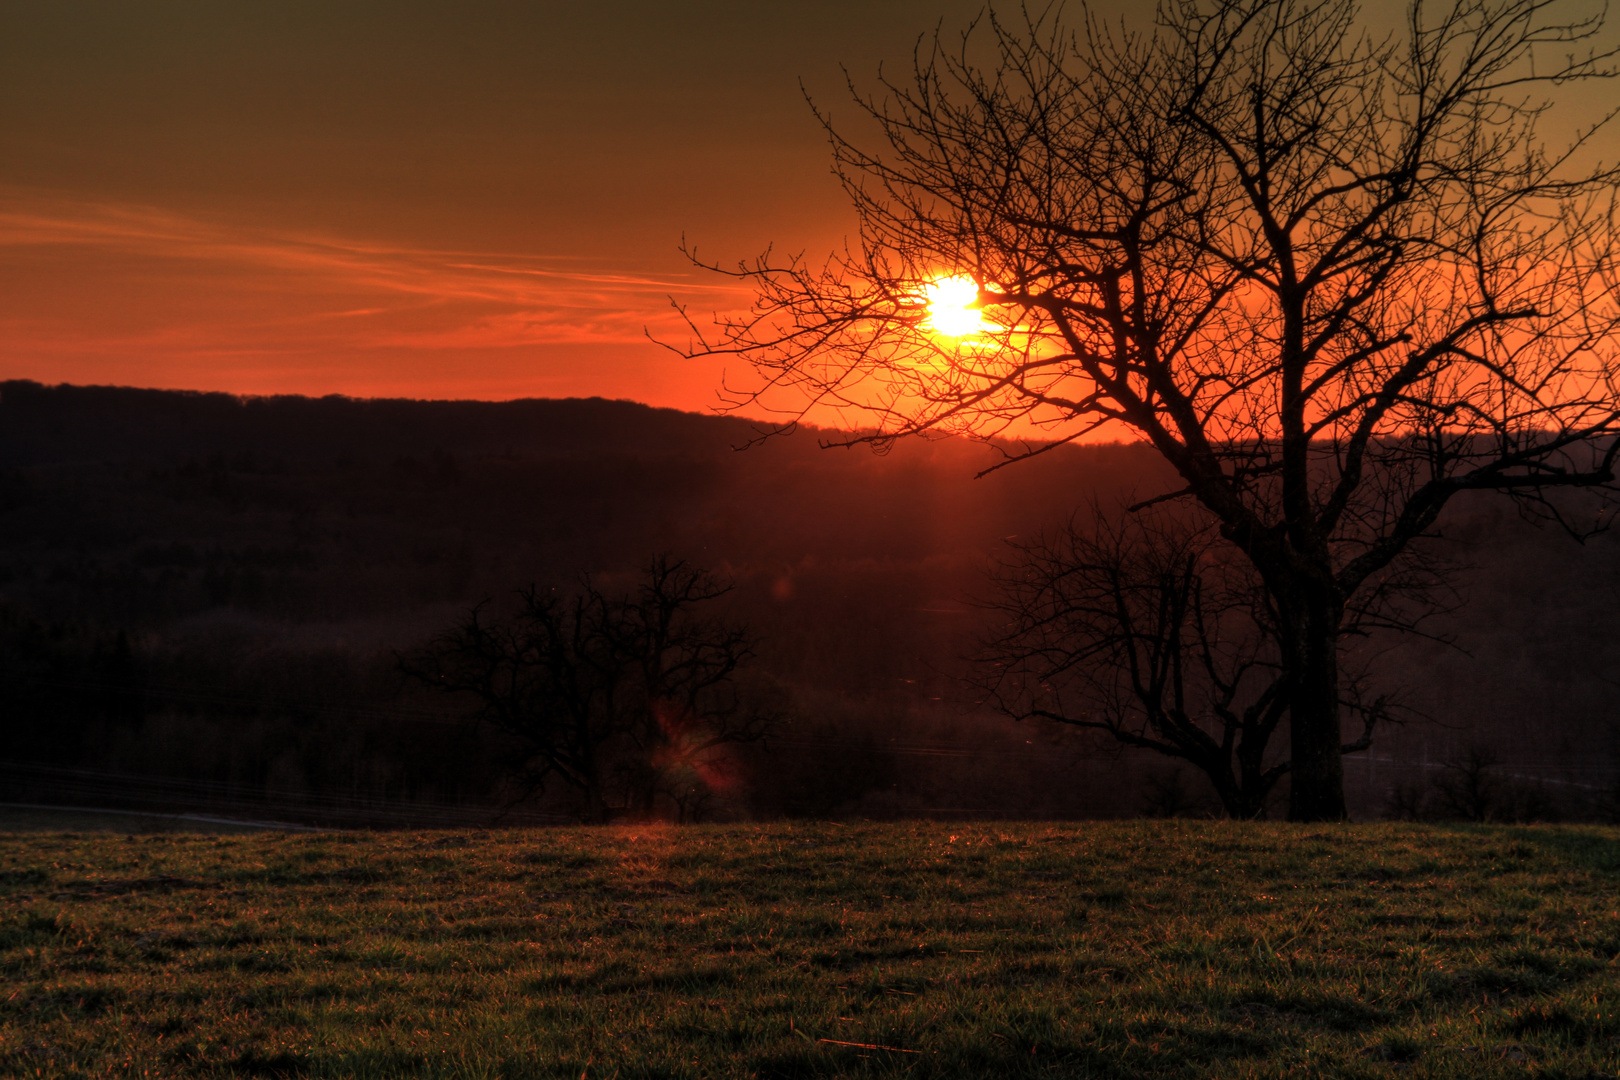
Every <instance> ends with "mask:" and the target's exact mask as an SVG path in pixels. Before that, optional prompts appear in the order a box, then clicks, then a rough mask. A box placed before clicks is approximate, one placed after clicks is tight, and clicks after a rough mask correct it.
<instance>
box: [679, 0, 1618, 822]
mask: <svg viewBox="0 0 1620 1080" xmlns="http://www.w3.org/2000/svg"><path fill="white" fill-rule="evenodd" d="M1567 11H1568V7H1567V5H1566V4H1563V3H1559V2H1555V0H1448V2H1444V3H1441V4H1439V5H1437V6H1431V5H1429V4H1426V3H1422V2H1415V3H1413V5H1412V6H1411V8H1410V9H1409V14H1408V18H1407V24H1406V27H1405V33H1404V34H1397V35H1390V36H1382V35H1375V34H1370V33H1368V32H1366V31H1363V30H1360V29H1358V27H1357V25H1356V9H1355V5H1354V4H1353V2H1351V0H1327V2H1325V3H1318V2H1314V0H1166V2H1165V3H1163V4H1161V5H1160V7H1159V9H1158V25H1157V27H1156V28H1155V29H1154V30H1153V31H1152V32H1150V33H1135V32H1131V31H1129V30H1126V29H1123V28H1108V27H1104V26H1103V25H1101V24H1100V23H1098V22H1096V21H1095V20H1091V19H1087V20H1086V21H1085V22H1084V24H1083V25H1082V26H1081V28H1080V31H1079V32H1078V33H1073V32H1070V31H1068V30H1066V29H1065V28H1064V27H1063V26H1062V25H1060V24H1059V23H1058V22H1057V21H1056V18H1055V17H1051V16H1040V17H1035V18H1032V19H1031V18H1029V17H1027V16H1026V18H1025V20H1024V21H1023V22H1022V23H1008V22H1006V21H1004V20H1002V19H1000V18H999V17H998V16H996V15H994V14H992V15H990V16H989V17H988V18H987V19H986V20H984V21H983V22H982V24H981V25H979V26H978V27H976V28H974V29H973V30H970V31H969V33H967V34H966V35H964V37H963V40H962V43H961V45H960V47H959V48H958V47H955V46H952V45H948V44H947V43H946V42H945V41H944V40H942V39H941V38H939V37H937V36H936V38H935V40H934V43H933V46H932V48H928V47H920V48H919V50H918V53H917V56H916V61H915V64H914V66H913V70H912V72H911V77H910V78H909V79H907V80H904V81H889V80H883V81H882V83H881V88H880V90H879V92H878V93H876V94H873V95H870V96H860V95H857V100H858V102H859V104H860V105H861V106H862V108H863V109H864V111H865V113H866V116H867V117H868V118H869V119H870V120H871V121H872V123H873V124H875V125H876V128H877V130H878V132H879V136H878V139H877V145H876V146H874V147H872V148H870V149H869V148H865V147H862V146H860V145H858V144H857V143H856V142H854V141H852V140H851V139H849V138H845V137H843V136H842V135H841V134H840V132H839V131H838V130H836V129H834V128H833V127H832V126H831V124H830V123H829V125H828V131H829V134H830V136H831V138H832V145H833V153H834V159H835V163H836V169H837V171H838V173H839V175H840V176H841V177H842V179H843V181H844V184H845V188H846V190H847V192H848V194H849V197H850V200H851V202H852V203H853V205H854V207H855V210H856V211H857V213H858V215H859V218H860V226H861V232H860V241H859V245H858V247H857V248H856V249H855V250H853V251H849V252H846V253H845V254H844V255H842V256H839V257H835V258H834V259H832V260H831V261H830V262H829V263H828V264H826V265H825V266H817V265H814V264H810V263H807V262H805V261H803V260H801V259H793V258H790V259H787V260H785V261H781V260H774V259H773V258H771V257H770V256H765V257H762V258H761V259H759V260H757V261H756V262H754V263H751V264H744V265H743V266H741V267H739V268H737V269H736V270H734V271H729V272H731V273H735V274H736V275H738V276H740V277H741V278H743V279H745V280H746V281H748V282H750V283H752V285H753V286H754V287H755V289H756V290H757V292H756V295H757V302H756V305H755V308H754V310H753V311H752V312H751V313H750V314H748V315H747V316H744V317H741V318H737V319H732V320H726V319H722V320H721V321H720V324H719V327H718V329H717V330H715V331H710V332H709V333H710V337H708V338H705V337H704V333H705V332H704V331H703V330H702V329H700V328H699V327H697V326H696V325H695V324H694V325H693V327H692V329H693V332H694V333H695V334H696V335H697V339H698V340H697V344H696V345H694V346H692V347H691V348H690V350H689V351H691V352H693V353H701V354H708V355H715V354H734V355H740V356H743V357H746V358H747V359H748V360H749V361H751V362H752V364H753V365H754V366H755V368H756V370H757V371H758V372H760V373H761V375H762V376H763V382H762V383H761V384H760V385H759V386H758V387H756V388H755V390H753V391H750V392H749V393H747V394H744V395H743V398H744V399H745V400H748V401H755V402H759V401H763V402H764V403H765V404H767V405H769V404H772V403H774V402H780V401H781V400H782V396H781V395H782V393H783V392H787V393H789V394H790V395H791V400H792V401H793V402H794V405H793V409H794V410H795V411H797V410H799V409H808V408H810V407H812V406H834V407H848V408H852V409H856V410H859V411H860V414H861V415H863V416H866V417H870V418H872V419H873V422H874V423H875V425H876V427H875V429H874V430H869V431H866V432H863V433H862V434H860V435H858V436H855V437H854V440H855V441H865V442H869V443H873V444H875V445H877V446H882V445H884V444H885V443H887V442H889V441H891V440H893V439H896V438H900V437H904V436H907V435H914V434H924V433H929V432H949V431H957V432H967V433H971V434H974V435H980V436H990V435H995V434H999V433H1006V432H1008V431H1010V430H1014V427H1015V425H1025V426H1027V425H1037V426H1045V427H1047V428H1048V430H1050V432H1051V433H1052V435H1053V437H1054V439H1056V441H1057V442H1060V443H1061V442H1065V441H1070V440H1074V439H1080V438H1084V437H1086V436H1088V435H1090V434H1093V433H1099V432H1100V433H1111V432H1112V433H1119V434H1125V433H1129V434H1132V435H1134V436H1136V437H1139V438H1141V439H1144V440H1146V441H1147V442H1149V443H1151V444H1152V445H1153V446H1154V447H1155V448H1156V449H1157V450H1158V451H1159V453H1160V454H1162V455H1163V456H1164V458H1165V460H1166V461H1167V462H1168V463H1169V464H1170V465H1171V466H1172V467H1173V468H1174V470H1175V472H1176V473H1177V474H1178V476H1179V478H1180V483H1179V485H1177V486H1175V487H1174V489H1173V490H1170V491H1166V492H1165V493H1164V494H1165V495H1166V496H1173V497H1177V498H1181V499H1185V500H1189V501H1192V502H1195V503H1197V504H1198V505H1199V506H1201V507H1202V508H1203V509H1204V510H1205V511H1206V512H1207V513H1208V514H1209V515H1210V516H1211V517H1212V518H1213V520H1214V521H1215V523H1216V529H1217V532H1218V535H1219V537H1220V540H1221V542H1222V543H1224V544H1225V545H1227V546H1228V547H1229V548H1230V550H1231V552H1232V554H1233V556H1234V557H1236V558H1241V559H1243V560H1246V561H1247V563H1248V564H1249V566H1250V567H1251V568H1252V569H1253V572H1254V575H1255V576H1256V578H1257V580H1258V581H1259V582H1260V584H1261V585H1262V586H1263V588H1264V590H1265V593H1266V597H1267V604H1268V607H1269V610H1270V611H1271V613H1272V616H1273V618H1274V624H1273V630H1274V633H1275V643H1276V648H1277V665H1278V668H1277V670H1278V672H1279V675H1280V677H1281V678H1282V679H1283V680H1284V683H1285V689H1286V693H1282V694H1280V696H1279V698H1278V699H1277V700H1280V701H1285V702H1286V706H1285V708H1286V722H1287V725H1288V731H1289V748H1290V749H1289V754H1290V757H1289V762H1290V777H1291V783H1290V789H1289V790H1290V795H1289V799H1290V804H1289V814H1290V817H1292V818H1294V819H1296V820H1323V819H1337V818H1341V817H1343V816H1344V815H1345V812H1346V810H1345V802H1344V792H1343V767H1342V761H1341V755H1343V754H1344V753H1346V752H1348V751H1349V750H1351V749H1353V748H1354V747H1356V746H1358V745H1360V744H1361V742H1360V740H1352V741H1350V742H1346V741H1345V740H1344V739H1343V737H1342V736H1341V732H1340V726H1341V712H1342V711H1341V705H1340V702H1341V699H1342V696H1343V693H1342V685H1341V683H1342V681H1343V680H1342V677H1341V675H1342V673H1341V671H1340V646H1341V643H1342V640H1343V633H1342V631H1343V624H1344V620H1345V613H1346V611H1347V610H1350V609H1351V608H1352V607H1353V606H1354V604H1355V603H1356V598H1357V597H1358V596H1359V595H1360V594H1362V593H1363V592H1364V590H1366V589H1368V588H1370V587H1372V586H1373V583H1374V582H1375V581H1376V580H1377V579H1378V578H1379V576H1380V575H1381V574H1384V573H1385V572H1386V571H1388V570H1389V569H1390V568H1391V567H1392V566H1395V565H1396V564H1397V563H1398V561H1399V560H1400V559H1401V558H1403V556H1404V555H1405V554H1407V553H1408V551H1409V550H1410V549H1411V548H1412V546H1413V544H1414V543H1415V542H1418V541H1420V540H1421V538H1423V537H1424V536H1425V535H1427V534H1429V533H1430V532H1432V530H1433V529H1434V528H1435V527H1436V526H1437V525H1438V524H1439V522H1440V519H1441V513H1442V511H1443V510H1444V509H1445V507H1446V505H1447V503H1448V501H1449V500H1451V499H1452V498H1453V497H1454V496H1456V495H1457V494H1458V493H1460V492H1465V491H1498V492H1505V493H1507V494H1509V495H1511V496H1512V497H1514V498H1517V499H1519V500H1520V501H1521V503H1522V504H1523V505H1524V506H1525V507H1526V508H1527V509H1529V510H1531V511H1534V512H1539V513H1543V514H1548V515H1552V516H1558V515H1559V508H1558V504H1557V503H1556V501H1555V500H1553V499H1552V498H1550V492H1552V491H1553V490H1554V489H1559V488H1570V487H1582V486H1584V487H1603V486H1609V485H1612V484H1613V482H1614V477H1615V473H1614V464H1615V457H1616V453H1617V451H1620V441H1617V438H1616V436H1617V434H1620V360H1617V349H1616V341H1615V331H1616V328H1617V326H1620V303H1617V281H1620V265H1617V259H1620V244H1617V243H1616V199H1617V192H1620V172H1617V171H1616V170H1615V169H1614V168H1613V167H1611V166H1608V165H1604V164H1601V163H1597V164H1594V163H1593V162H1592V161H1591V158H1592V157H1593V155H1594V150H1593V143H1592V142H1591V134H1592V130H1594V129H1593V128H1590V127H1589V128H1585V129H1582V130H1581V131H1579V132H1578V133H1577V134H1576V136H1575V137H1574V140H1573V143H1572V144H1570V145H1568V146H1566V147H1563V148H1559V149H1553V150H1549V149H1548V148H1547V146H1546V145H1545V143H1544V141H1543V138H1542V136H1541V134H1540V129H1539V125H1540V124H1541V121H1542V119H1543V117H1544V114H1545V104H1544V102H1543V101H1541V100H1539V99H1538V98H1537V96H1536V95H1537V93H1538V91H1539V90H1549V91H1550V88H1552V87H1555V86H1560V85H1564V84H1567V83H1572V82H1581V81H1584V80H1592V79H1606V78H1610V77H1612V76H1613V75H1614V74H1615V69H1614V67H1613V65H1612V63H1611V61H1612V58H1613V57H1614V55H1615V53H1614V51H1613V50H1608V51H1605V50H1603V49H1599V48H1595V47H1594V46H1593V43H1594V42H1595V41H1596V40H1597V36H1598V35H1599V33H1600V32H1601V31H1602V29H1603V14H1602V12H1601V10H1599V11H1595V12H1594V13H1591V14H1580V13H1578V12H1577V13H1573V14H1571V13H1566V12H1567ZM986 35H987V36H988V41H985V44H986V45H987V46H988V48H989V49H990V50H993V52H994V56H995V59H994V60H993V61H992V62H991V63H989V64H988V65H984V66H981V65H979V64H978V63H976V62H975V61H974V59H973V57H974V56H975V55H977V54H976V53H975V52H974V50H975V49H977V48H978V43H979V42H981V41H984V39H985V37H986ZM964 288H965V291H963V290H964ZM958 292H961V295H957V294H958ZM952 297H954V299H951V298H952ZM947 301H949V303H947ZM951 304H954V305H955V306H956V307H957V310H956V312H955V315H954V317H950V318H946V317H943V316H945V315H949V314H950V312H949V311H947V310H946V308H947V307H949V306H950V305H951ZM963 311H966V312H967V313H968V316H969V317H963V315H962V312H963ZM801 415H802V414H801ZM1040 451H1041V447H1039V446H1034V445H1032V446H1031V447H1030V448H1029V450H1028V453H1039V452H1040Z"/></svg>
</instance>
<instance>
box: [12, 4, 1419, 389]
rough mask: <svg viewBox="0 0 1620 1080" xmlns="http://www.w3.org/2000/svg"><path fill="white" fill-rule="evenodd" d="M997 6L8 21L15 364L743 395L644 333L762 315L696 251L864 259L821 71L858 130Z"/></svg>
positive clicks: (271, 380) (401, 10)
mask: <svg viewBox="0 0 1620 1080" xmlns="http://www.w3.org/2000/svg"><path fill="white" fill-rule="evenodd" d="M1127 7H1128V8H1129V9H1130V10H1132V11H1136V12H1138V14H1140V12H1141V11H1142V10H1146V9H1144V8H1142V6H1141V5H1127V4H1125V3H1124V2H1123V0H1110V2H1109V3H1107V4H1105V5H1102V6H1101V8H1102V11H1103V13H1104V14H1105V15H1106V14H1108V13H1109V12H1110V11H1117V10H1122V9H1125V8H1127ZM1398 7H1399V5H1398V4H1396V3H1393V2H1392V0H1377V2H1376V3H1374V4H1373V5H1371V9H1372V10H1373V11H1374V13H1375V15H1377V14H1378V13H1382V15H1383V16H1384V17H1385V18H1386V19H1388V18H1392V17H1393V15H1394V13H1395V12H1396V11H1397V10H1398ZM978 8H979V4H978V3H977V2H976V0H933V2H924V0H881V2H879V3H872V0H815V2H813V3H811V2H806V3H794V4H789V3H785V2H783V3H758V2H756V3H754V4H745V3H738V2H722V0H694V2H685V3H680V4H670V3H662V2H657V0H619V2H616V3H615V2H604V3H593V4H566V5H565V4H562V3H558V2H552V0H511V2H500V3H490V2H476V0H457V2H455V3H451V2H449V0H432V2H412V0H390V2H389V3H387V4H381V3H361V2H358V0H346V2H340V3H333V2H331V0H303V2H297V0H276V2H275V3H271V4H259V5H246V4H222V3H219V2H217V0H179V2H161V0H159V2H153V3H149V4H148V3H143V4H120V3H109V2H107V0H52V2H51V3H33V4H29V3H12V4H7V5H3V6H0V377H5V378H31V379H37V380H40V381H42V382H74V383H113V384H123V385H137V386H152V387H178V388H191V389H206V390H227V391H234V392H240V393H304V394H327V393H343V394H351V395H360V396H371V395H387V396H412V397H477V398H510V397H521V396H548V397H549V396H568V395H590V394H600V395H604V396H609V397H625V398H632V399H636V400H640V401H646V402H650V403H653V404H658V405H669V406H675V407H679V408H686V409H706V408H710V407H712V406H713V405H714V404H715V403H716V400H717V399H716V390H717V388H718V386H719V383H720V380H721V377H722V372H721V370H720V368H719V366H718V365H716V364H712V363H705V362H691V361H685V360H683V359H681V358H680V357H678V356H675V355H674V354H672V353H670V352H668V351H666V350H662V349H660V348H658V347H657V346H656V345H654V344H652V343H650V342H649V341H648V340H647V338H646V336H645V335H646V332H647V331H649V330H650V331H651V332H652V333H653V334H655V335H657V336H659V337H661V338H664V339H666V340H672V341H675V342H681V341H683V340H684V335H683V334H682V333H681V330H680V327H679V325H678V324H677V323H676V322H675V321H674V320H673V318H672V312H671V310H670V307H669V297H670V296H672V295H673V296H675V297H676V298H678V299H680V300H681V301H682V302H684V303H687V304H688V305H690V307H691V308H692V309H693V310H694V311H695V312H699V313H703V312H709V311H712V310H714V309H715V308H733V307H736V306H739V305H741V304H743V303H746V294H744V293H740V292H738V291H737V290H735V289H733V288H730V287H729V286H728V283H727V282H726V281H725V280H724V279H721V278H719V277H717V276H714V275H705V274H703V273H701V272H698V271H695V270H694V269H693V268H692V267H691V266H690V265H689V264H688V263H686V262H685V261H684V260H683V259H682V257H681V256H680V254H679V253H678V251H677V248H678V245H679V244H680V242H681V237H682V236H683V234H684V235H685V236H687V237H688V238H690V239H691V240H692V241H694V242H695V243H696V244H697V245H698V247H699V249H700V251H701V252H702V253H703V254H705V255H707V256H710V257H713V258H716V259H719V260H721V261H725V262H734V261H736V260H738V259H742V258H746V257H750V256H753V255H756V254H758V253H759V252H760V251H761V250H762V249H763V248H764V247H765V246H766V245H767V244H774V245H775V247H776V249H777V250H778V251H800V250H803V251H807V252H808V253H810V254H812V255H820V254H823V253H825V252H826V251H828V250H830V249H832V248H833V247H836V246H838V245H839V244H841V242H842V240H843V238H844V235H845V233H846V232H847V230H848V229H849V227H850V225H851V218H850V215H849V213H848V210H847V206H846V203H845V199H844V197H843V195H842V193H841V192H840V191H839V189H838V188H837V186H836V184H835V183H834V182H833V180H832V179H831V177H830V175H829V173H828V164H829V157H828V152H827V147H826V143H825V139H824V136H823V133H822V131H821V130H820V128H819V127H818V126H817V124H816V122H815V120H814V118H813V117H812V115H811V114H810V111H809V109H808V108H807V106H806V105H805V102H804V100H803V97H802V95H801V92H800V80H801V79H802V80H803V82H804V85H805V87H806V88H807V89H808V90H809V91H810V92H811V93H812V94H813V95H814V96H815V97H816V99H817V101H818V102H820V103H822V104H823V105H827V106H831V107H832V110H833V112H834V115H835V117H838V116H843V117H849V116H851V115H852V113H853V110H852V108H851V107H850V105H849V104H848V94H847V90H846V89H845V87H844V84H843V76H842V74H841V71H840V67H839V65H840V63H842V64H846V65H848V67H849V69H850V71H851V73H852V74H853V75H855V76H856V77H857V80H858V81H860V82H862V83H863V84H865V85H870V83H871V76H872V75H873V74H874V73H875V71H876V69H877V67H878V64H879V63H880V62H886V63H887V64H888V65H889V70H891V71H897V70H898V71H903V70H904V69H905V68H906V67H907V66H908V64H909V60H910V52H911V47H912V44H913V42H914V41H915V39H916V37H917V35H918V34H919V33H922V32H924V31H927V30H930V29H931V28H932V27H933V26H934V25H935V22H936V20H943V21H944V24H945V25H946V26H947V27H951V26H961V25H963V24H964V23H965V21H966V20H967V19H968V18H969V17H970V16H971V15H972V14H974V13H975V12H976V11H977V10H978ZM1384 9H1388V10H1387V11H1386V10H1384ZM730 374H731V377H732V378H733V380H736V381H743V380H746V378H747V374H748V373H747V372H746V371H733V372H731V373H730Z"/></svg>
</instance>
